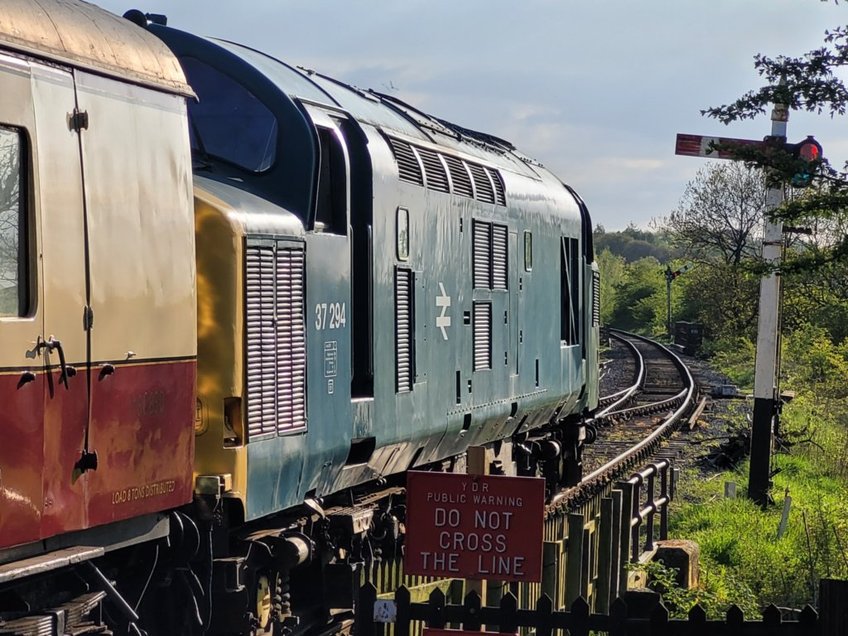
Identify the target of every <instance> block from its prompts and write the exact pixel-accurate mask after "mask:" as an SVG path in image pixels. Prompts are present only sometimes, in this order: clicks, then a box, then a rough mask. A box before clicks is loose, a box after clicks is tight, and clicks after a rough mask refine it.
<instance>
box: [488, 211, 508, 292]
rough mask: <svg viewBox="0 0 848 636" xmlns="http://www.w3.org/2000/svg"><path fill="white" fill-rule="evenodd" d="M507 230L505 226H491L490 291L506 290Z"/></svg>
mask: <svg viewBox="0 0 848 636" xmlns="http://www.w3.org/2000/svg"><path fill="white" fill-rule="evenodd" d="M507 259H508V250H507V229H506V226H505V225H493V226H492V289H506V288H507V274H508V271H509V269H508V263H507Z"/></svg>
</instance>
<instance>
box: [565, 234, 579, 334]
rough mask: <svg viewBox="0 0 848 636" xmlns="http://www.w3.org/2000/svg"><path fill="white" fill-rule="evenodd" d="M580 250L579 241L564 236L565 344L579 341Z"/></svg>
mask: <svg viewBox="0 0 848 636" xmlns="http://www.w3.org/2000/svg"><path fill="white" fill-rule="evenodd" d="M579 263H580V251H579V246H578V241H577V239H575V238H569V237H567V236H563V237H562V243H561V249H560V289H561V296H560V339H561V340H562V343H563V344H564V345H575V344H577V343H578V333H579V327H580V325H579V320H580V314H579V309H580V269H579Z"/></svg>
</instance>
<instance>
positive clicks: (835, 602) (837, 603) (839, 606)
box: [819, 579, 848, 636]
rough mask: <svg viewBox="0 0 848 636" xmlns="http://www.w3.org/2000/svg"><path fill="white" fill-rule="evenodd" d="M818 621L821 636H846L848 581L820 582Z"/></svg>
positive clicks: (847, 626)
mask: <svg viewBox="0 0 848 636" xmlns="http://www.w3.org/2000/svg"><path fill="white" fill-rule="evenodd" d="M819 620H820V621H821V632H820V633H821V636H839V635H842V634H848V581H834V580H831V579H822V580H821V581H820V583H819Z"/></svg>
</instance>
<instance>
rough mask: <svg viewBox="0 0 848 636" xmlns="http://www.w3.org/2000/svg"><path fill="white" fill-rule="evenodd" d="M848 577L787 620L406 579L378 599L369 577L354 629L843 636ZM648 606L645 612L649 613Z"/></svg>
mask: <svg viewBox="0 0 848 636" xmlns="http://www.w3.org/2000/svg"><path fill="white" fill-rule="evenodd" d="M846 600H848V582H846V581H827V580H822V581H821V591H820V606H821V615H819V614H818V613H817V612H816V611H815V610H814V609H813V608H812V607H810V606H807V607H805V608H804V609H803V610H802V611H801V612H800V613H798V614H797V618H795V619H793V620H784V619H783V617H782V615H781V612H780V610H779V609H778V608H777V607H775V606H774V605H771V606H769V607H768V608H766V609H765V611H764V612H763V613H762V617H761V618H759V619H755V620H752V619H746V618H745V617H744V616H743V614H742V611H741V610H740V609H739V608H738V607H735V606H733V607H731V608H730V609H729V610H728V611H727V614H726V616H725V617H724V618H723V619H721V620H708V619H707V615H706V613H705V611H704V610H703V609H702V608H701V607H700V606H697V605H696V606H695V607H693V608H692V609H691V610H690V612H689V615H688V618H687V619H671V618H669V613H668V610H667V609H666V608H665V606H664V605H663V604H662V603H661V602H660V603H658V604H656V605H655V606H654V607H653V609H652V610H650V611H648V612H645V611H635V612H632V611H630V610H629V609H628V605H627V603H626V602H625V601H624V600H622V599H621V598H619V599H616V600H615V602H613V604H612V605H611V606H610V609H609V614H592V613H591V612H590V609H589V605H588V604H587V603H586V601H585V600H584V599H583V598H582V597H581V598H578V599H577V600H576V601H574V603H573V604H572V605H571V607H570V609H569V610H568V611H557V610H554V607H553V602H552V601H551V599H550V597H548V596H547V595H543V596H542V597H541V598H540V599H539V600H538V602H537V603H536V607H535V609H519V607H518V601H517V599H516V597H515V596H514V595H513V594H512V593H509V592H507V593H506V594H505V595H504V596H503V598H502V599H501V602H500V605H499V606H494V607H492V606H486V607H483V606H482V605H481V602H480V597H479V595H477V594H476V592H471V593H470V594H468V595H466V597H465V601H464V602H463V603H462V604H448V603H447V602H446V597H445V594H444V592H442V591H441V590H440V589H436V590H434V591H433V592H432V593H431V594H430V598H429V600H427V601H424V602H412V600H411V597H410V592H409V590H408V589H407V588H405V587H401V588H399V589H398V590H397V592H396V593H395V597H394V600H393V601H392V600H387V599H382V600H378V599H377V589H376V588H375V587H374V586H373V585H372V584H370V583H367V584H365V585H364V586H362V588H360V598H359V605H358V608H357V612H356V623H355V628H354V629H355V636H384V635H385V634H386V633H387V629H388V628H389V627H390V628H391V631H392V632H393V634H394V636H410V634H414V633H420V631H421V629H422V627H428V628H436V629H443V628H445V627H446V626H451V627H458V626H460V625H461V626H462V629H463V630H469V631H480V630H481V629H482V630H483V631H486V632H500V633H507V634H517V633H519V628H524V632H523V633H527V632H528V631H532V632H534V633H535V634H536V635H537V636H552V634H553V633H554V632H558V633H559V634H564V633H566V632H564V631H563V630H568V632H567V633H568V634H569V635H570V636H589V634H590V633H601V634H609V636H648V635H650V636H844V635H845V634H848V603H846ZM646 614H647V615H646Z"/></svg>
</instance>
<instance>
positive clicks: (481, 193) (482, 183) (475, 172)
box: [468, 162, 495, 203]
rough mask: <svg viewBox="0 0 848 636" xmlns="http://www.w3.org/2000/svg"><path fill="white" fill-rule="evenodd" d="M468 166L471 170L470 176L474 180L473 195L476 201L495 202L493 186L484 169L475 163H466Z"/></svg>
mask: <svg viewBox="0 0 848 636" xmlns="http://www.w3.org/2000/svg"><path fill="white" fill-rule="evenodd" d="M468 168H469V170H471V177H472V179H473V181H474V192H475V197H474V198H476V199H477V200H478V201H483V202H484V203H494V202H495V188H494V186H493V185H492V181H491V179H489V174H488V173H487V172H486V169H485V168H484V167H483V166H481V165H479V164H476V163H470V162H469V163H468Z"/></svg>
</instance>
